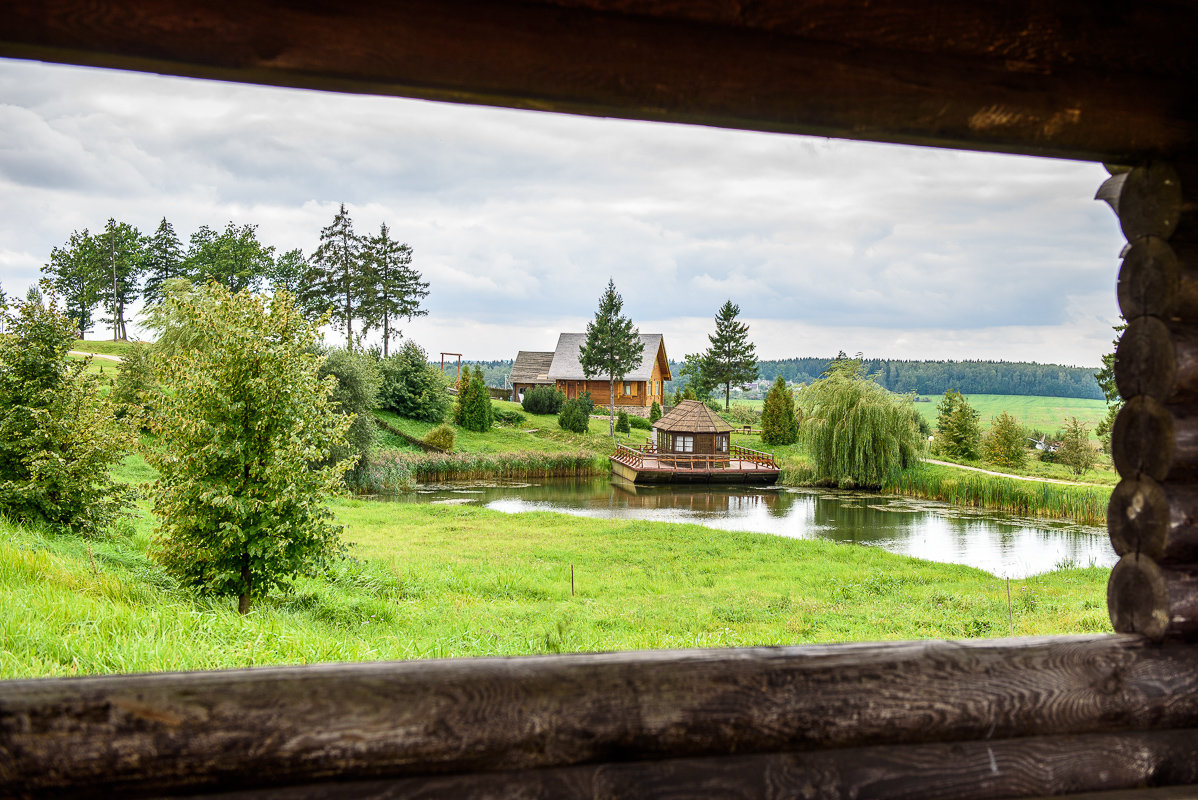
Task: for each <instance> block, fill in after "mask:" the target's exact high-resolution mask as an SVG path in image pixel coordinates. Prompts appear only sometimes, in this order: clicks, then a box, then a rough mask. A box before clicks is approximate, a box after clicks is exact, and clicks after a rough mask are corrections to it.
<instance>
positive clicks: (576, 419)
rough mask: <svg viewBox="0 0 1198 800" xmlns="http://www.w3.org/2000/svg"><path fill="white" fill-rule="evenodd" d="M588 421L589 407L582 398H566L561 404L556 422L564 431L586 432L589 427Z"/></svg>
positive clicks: (589, 420) (589, 418) (589, 416)
mask: <svg viewBox="0 0 1198 800" xmlns="http://www.w3.org/2000/svg"><path fill="white" fill-rule="evenodd" d="M588 399H589V398H588ZM590 423H591V414H590V409H588V408H587V403H586V402H584V401H583V400H582V398H575V399H574V400H567V401H566V402H565V403H563V404H562V411H561V413H560V414H558V415H557V424H558V426H559V427H561V429H562V430H565V431H573V432H574V433H586V432H587V431H588V430H589V429H590Z"/></svg>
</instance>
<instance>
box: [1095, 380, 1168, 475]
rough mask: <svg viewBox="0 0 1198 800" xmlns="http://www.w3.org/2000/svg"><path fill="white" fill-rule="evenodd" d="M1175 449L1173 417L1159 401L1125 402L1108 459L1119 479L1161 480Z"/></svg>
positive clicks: (1143, 397) (1118, 417)
mask: <svg viewBox="0 0 1198 800" xmlns="http://www.w3.org/2000/svg"><path fill="white" fill-rule="evenodd" d="M1175 447H1176V442H1175V440H1174V429H1173V417H1172V415H1170V414H1169V412H1168V410H1167V409H1166V408H1165V407H1164V405H1163V404H1161V402H1160V401H1158V400H1156V399H1154V398H1152V397H1146V396H1140V397H1133V398H1131V399H1130V400H1128V401H1127V402H1126V403H1124V405H1123V408H1122V409H1121V410H1120V411H1119V416H1117V417H1115V427H1114V429H1113V430H1112V431H1111V457H1112V459H1113V460H1114V462H1115V469H1116V470H1118V472H1119V474H1120V475H1121V476H1123V477H1125V478H1140V477H1144V476H1147V477H1149V478H1152V479H1153V480H1157V481H1163V480H1164V479H1165V476H1166V475H1168V474H1169V469H1170V467H1172V465H1173V452H1174V449H1175Z"/></svg>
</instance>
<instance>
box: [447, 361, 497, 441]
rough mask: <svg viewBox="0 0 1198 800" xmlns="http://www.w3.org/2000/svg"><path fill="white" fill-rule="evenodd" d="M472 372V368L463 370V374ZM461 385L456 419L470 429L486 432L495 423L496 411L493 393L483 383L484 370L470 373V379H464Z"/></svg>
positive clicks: (455, 413)
mask: <svg viewBox="0 0 1198 800" xmlns="http://www.w3.org/2000/svg"><path fill="white" fill-rule="evenodd" d="M469 373H470V368H469V367H466V368H464V369H463V370H462V374H463V375H466V374H469ZM459 386H461V387H462V388H461V389H459V392H458V402H457V406H456V407H455V409H454V421H455V422H457V424H458V425H460V426H461V427H463V428H465V429H466V430H468V431H474V432H475V433H486V432H487V431H489V430H491V426H492V425H493V424H494V423H495V416H494V412H493V411H492V409H491V394H490V392H488V391H487V387H486V386H485V385H484V384H483V377H482V370H481V369H480V370H477V371H475V372H474V373H473V374H471V375H470V378H469V380H465V379H463V380H462V381H461V382H460V383H459Z"/></svg>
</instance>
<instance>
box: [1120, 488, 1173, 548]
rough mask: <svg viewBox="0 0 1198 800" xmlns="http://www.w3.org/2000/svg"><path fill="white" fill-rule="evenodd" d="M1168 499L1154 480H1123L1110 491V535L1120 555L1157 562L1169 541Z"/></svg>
mask: <svg viewBox="0 0 1198 800" xmlns="http://www.w3.org/2000/svg"><path fill="white" fill-rule="evenodd" d="M1169 514H1170V510H1169V498H1168V497H1167V496H1166V495H1165V490H1164V489H1162V488H1161V485H1160V484H1159V483H1157V482H1156V481H1154V480H1152V479H1151V478H1139V479H1136V478H1124V479H1123V480H1122V481H1120V482H1119V485H1118V486H1116V487H1115V490H1114V491H1113V492H1111V502H1110V505H1108V506H1107V532H1108V533H1109V534H1110V536H1111V545H1112V546H1113V547H1114V548H1115V552H1116V553H1118V554H1119V555H1121V556H1125V555H1135V554H1140V555H1146V556H1148V557H1149V558H1153V559H1157V558H1160V557H1161V555H1162V554H1163V553H1164V552H1165V548H1166V546H1167V545H1168V541H1169Z"/></svg>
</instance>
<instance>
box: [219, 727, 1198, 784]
mask: <svg viewBox="0 0 1198 800" xmlns="http://www.w3.org/2000/svg"><path fill="white" fill-rule="evenodd" d="M1193 781H1198V731H1196V730H1177V731H1161V732H1153V733H1145V732H1132V733H1121V734H1105V735H1082V736H1068V737H1063V736H1034V737H1026V738H1021V739H1005V740H991V741H985V742H964V743H960V744H931V745H914V746H890V747H864V748H848V749H844V750H834V751H824V752H814V753H770V754H762V755H750V756H725V757H716V758H707V759H673V760H665V761H649V762H625V763H615V764H597V765H585V766H578V767H565V768H550V769H542V770H516V771H512V772H507V773H482V774H477V773H476V774H470V775H453V776H430V777H417V778H401V779H398V780H392V781H362V782H355V783H348V784H346V783H338V784H323V785H308V786H296V787H288V788H283V787H272V788H271V789H269V790H262V791H245V792H232V793H229V794H220V795H205V797H210V798H215V797H221V798H224V800H262V798H265V797H277V798H280V800H326V798H327V799H330V800H331V798H356V800H367V799H369V800H399V798H412V800H440V799H441V798H445V799H446V800H449V799H450V798H454V799H456V798H489V799H494V800H506V799H507V798H535V799H537V800H556V799H557V798H564V799H566V800H571V799H573V798H577V800H584V799H586V800H591V799H594V800H598V799H599V798H605V799H611V800H614V799H619V798H629V799H631V798H642V797H655V798H657V797H667V798H671V797H676V798H692V797H693V798H698V797H710V798H716V797H718V798H728V800H754V799H756V798H795V797H798V798H828V800H833V799H835V800H841V799H843V800H850V799H851V798H874V799H875V800H939V799H940V798H944V799H948V798H962V797H968V798H972V799H973V800H989V799H990V798H1003V797H1028V796H1036V795H1047V794H1059V793H1063V792H1079V791H1088V790H1094V789H1111V788H1116V787H1118V788H1129V787H1138V786H1145V785H1153V784H1161V783H1166V784H1167V783H1190V782H1193ZM1191 798H1192V795H1191Z"/></svg>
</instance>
